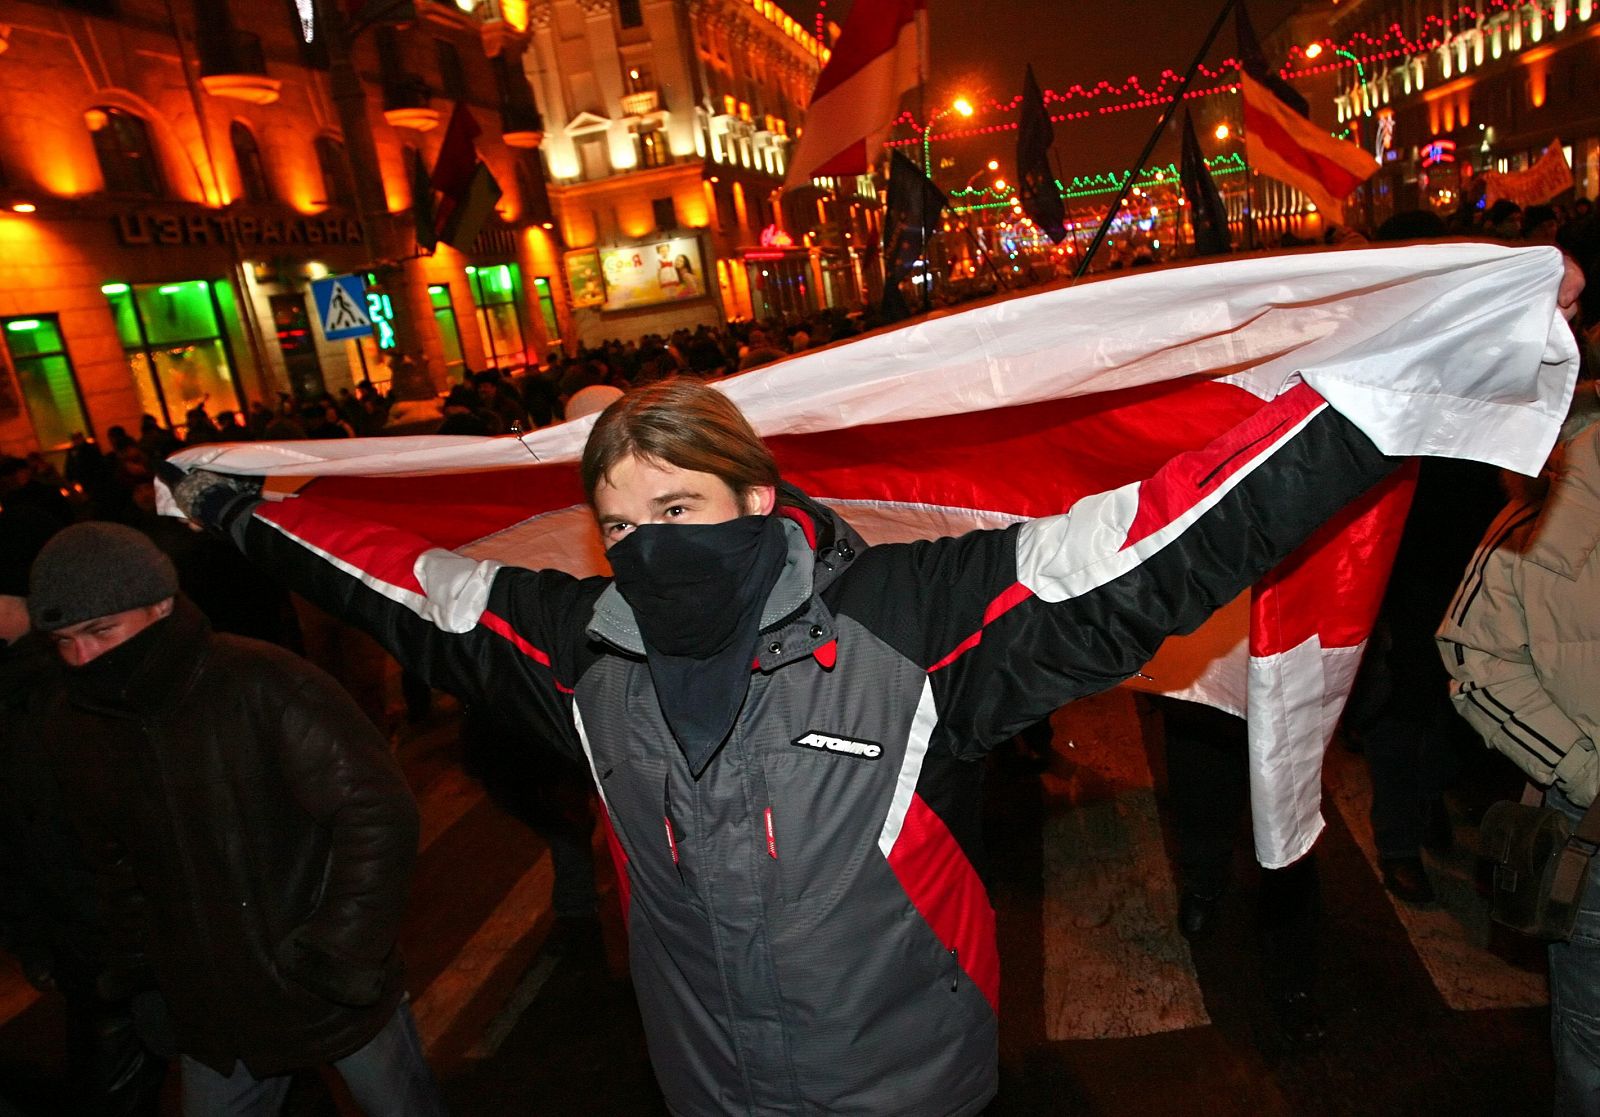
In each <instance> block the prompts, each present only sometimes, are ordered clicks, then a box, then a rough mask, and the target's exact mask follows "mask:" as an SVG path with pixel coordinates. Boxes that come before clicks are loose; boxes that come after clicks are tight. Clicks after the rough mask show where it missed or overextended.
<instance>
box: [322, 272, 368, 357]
mask: <svg viewBox="0 0 1600 1117" xmlns="http://www.w3.org/2000/svg"><path fill="white" fill-rule="evenodd" d="M311 294H312V297H313V298H314V299H315V300H316V303H317V317H318V318H320V319H321V320H322V336H323V337H325V338H327V339H328V340H329V341H343V340H344V339H345V338H350V337H368V336H370V335H371V333H372V319H371V317H370V316H368V314H367V285H366V284H365V283H364V282H362V279H361V277H360V276H359V275H330V276H325V277H324V278H322V279H313V280H312V281H311Z"/></svg>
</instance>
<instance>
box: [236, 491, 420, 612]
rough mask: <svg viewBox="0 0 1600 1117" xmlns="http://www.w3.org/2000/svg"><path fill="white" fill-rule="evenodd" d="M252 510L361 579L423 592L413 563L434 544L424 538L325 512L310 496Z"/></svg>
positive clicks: (414, 591)
mask: <svg viewBox="0 0 1600 1117" xmlns="http://www.w3.org/2000/svg"><path fill="white" fill-rule="evenodd" d="M255 514H256V516H257V517H258V518H259V519H261V520H264V521H266V522H267V523H269V524H272V525H273V526H275V527H278V528H281V529H282V530H283V531H285V532H287V533H289V534H290V535H291V536H293V537H294V538H295V539H298V540H300V541H302V542H303V543H304V544H305V545H306V546H308V547H310V548H311V549H312V550H314V551H316V552H317V553H319V554H321V555H323V556H324V557H326V558H331V559H335V560H337V561H339V562H342V563H345V564H347V565H349V566H353V567H355V568H356V570H358V571H359V572H360V573H361V575H362V576H363V577H365V578H370V579H373V580H376V581H380V582H383V583H385V584H386V585H391V586H396V587H398V588H400V589H403V590H407V591H409V592H411V593H416V594H420V593H422V592H423V591H422V584H421V583H420V582H418V581H417V575H416V565H417V559H418V557H420V556H421V555H422V554H423V552H425V551H429V550H431V549H432V548H433V544H431V543H429V542H428V541H427V540H426V539H421V538H419V537H417V536H415V535H412V534H411V533H410V532H407V531H400V530H398V529H396V528H392V527H388V526H386V525H384V524H376V523H373V522H371V521H370V520H358V519H351V518H348V517H345V516H338V515H332V514H329V513H327V512H325V511H323V510H322V509H320V508H318V507H317V505H316V502H315V501H310V500H284V501H277V502H270V503H265V504H262V505H259V506H258V507H257V508H256V511H255Z"/></svg>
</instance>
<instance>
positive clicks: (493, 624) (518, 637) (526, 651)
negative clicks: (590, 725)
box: [478, 610, 572, 694]
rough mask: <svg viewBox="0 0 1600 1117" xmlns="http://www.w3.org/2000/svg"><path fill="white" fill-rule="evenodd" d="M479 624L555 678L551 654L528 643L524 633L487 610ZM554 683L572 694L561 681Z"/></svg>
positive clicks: (570, 689)
mask: <svg viewBox="0 0 1600 1117" xmlns="http://www.w3.org/2000/svg"><path fill="white" fill-rule="evenodd" d="M478 623H479V624H481V625H483V627H484V628H487V629H488V630H489V631H490V632H492V633H494V634H495V635H496V636H500V637H503V638H504V639H506V640H509V641H510V642H511V643H512V645H513V646H514V647H515V648H516V649H517V651H519V652H521V653H522V654H523V655H525V656H527V657H528V658H529V659H531V660H533V661H534V662H535V663H537V664H538V665H539V666H541V667H546V668H549V670H550V674H551V675H552V676H554V674H555V665H554V664H552V663H551V662H550V655H549V653H547V652H545V651H544V650H543V649H541V648H536V647H534V646H533V645H532V644H530V643H528V641H527V639H526V638H525V637H524V636H523V635H522V633H520V632H518V631H517V630H516V629H514V628H512V627H511V623H510V622H509V621H507V620H506V619H505V618H504V617H502V616H500V615H498V614H496V613H491V612H489V611H488V610H485V611H484V614H483V616H481V617H479V618H478ZM554 682H555V684H556V689H557V690H559V691H560V692H561V693H562V694H571V693H572V688H571V687H569V686H567V685H565V684H564V683H562V681H561V680H560V679H555V680H554Z"/></svg>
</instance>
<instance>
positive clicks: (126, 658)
mask: <svg viewBox="0 0 1600 1117" xmlns="http://www.w3.org/2000/svg"><path fill="white" fill-rule="evenodd" d="M29 588H30V594H29V598H28V609H29V614H30V616H31V618H32V621H33V625H34V627H35V628H37V629H40V630H41V631H44V632H46V633H48V634H49V637H50V639H51V640H52V641H53V642H54V644H55V648H56V651H57V652H58V653H59V655H60V656H61V658H62V659H63V660H64V661H65V662H66V664H67V667H68V670H67V671H66V676H67V680H66V686H65V688H64V690H63V692H62V693H61V694H60V696H59V697H58V698H57V699H56V700H55V701H54V702H53V708H52V709H51V710H50V711H48V713H49V715H50V716H49V718H48V720H47V724H48V725H49V726H50V729H49V734H48V738H49V739H48V740H47V742H46V747H47V748H48V749H49V750H50V755H51V757H52V759H53V761H54V766H55V770H56V774H57V777H58V779H59V781H60V784H61V790H62V795H63V799H64V801H65V803H66V806H67V809H68V811H69V813H70V815H71V817H72V818H73V822H74V824H75V826H76V828H77V830H78V833H79V836H80V838H81V840H82V843H83V848H84V849H85V850H86V852H87V855H88V857H89V859H90V861H91V863H92V866H93V868H94V869H95V871H96V873H97V874H98V876H99V878H100V880H101V882H102V886H103V888H104V889H105V892H106V912H107V918H108V922H109V924H110V927H111V931H112V934H113V939H114V941H113V945H112V948H111V951H110V953H111V959H112V961H111V964H110V965H109V967H108V970H107V972H106V973H104V974H102V976H101V978H100V985H101V986H102V990H103V991H113V990H114V991H116V992H118V993H122V994H128V993H132V992H135V991H138V990H141V989H145V988H153V989H155V990H158V991H159V993H160V995H161V1001H162V1002H164V1004H165V1005H166V1007H167V1009H168V1010H169V1012H170V1021H168V1022H167V1026H166V1028H164V1029H163V1030H164V1031H166V1033H167V1036H166V1037H165V1038H166V1039H168V1040H169V1041H170V1042H171V1044H172V1047H173V1049H174V1050H175V1051H176V1052H178V1053H180V1054H181V1055H182V1056H183V1059H182V1065H183V1108H184V1113H185V1114H186V1115H187V1117H200V1115H210V1114H232V1113H247V1112H248V1113H271V1112H276V1111H277V1110H278V1109H279V1108H280V1107H281V1105H282V1099H283V1097H284V1095H285V1093H286V1091H287V1089H288V1085H289V1074H290V1072H292V1071H294V1070H296V1069H299V1068H303V1067H310V1066H316V1065H318V1064H321V1063H333V1064H334V1065H335V1066H336V1067H337V1069H338V1070H339V1072H340V1074H341V1076H342V1077H343V1078H344V1080H345V1082H346V1083H347V1084H348V1085H349V1087H350V1089H351V1093H352V1094H353V1095H354V1096H355V1098H356V1100H357V1102H358V1103H359V1104H360V1105H361V1106H362V1108H363V1109H365V1111H366V1112H367V1113H369V1114H373V1115H377V1114H383V1115H385V1117H388V1115H391V1114H406V1115H410V1114H426V1115H432V1114H437V1113H441V1112H442V1106H441V1104H440V1101H439V1098H438V1092H437V1087H436V1086H435V1084H434V1081H433V1077H432V1075H431V1073H430V1072H429V1070H428V1067H427V1064H426V1063H425V1062H424V1060H423V1056H422V1049H421V1044H420V1042H419V1041H418V1038H417V1034H416V1026H415V1023H414V1021H413V1020H412V1017H411V1013H410V1010H409V1008H408V1006H407V1003H406V1000H405V993H404V989H403V987H402V985H401V982H400V963H399V958H398V956H397V952H396V950H395V937H396V933H397V931H398V929H399V925H400V919H401V916H402V913H403V911H404V908H405V900H406V890H407V884H408V881H409V878H410V875H411V869H412V864H413V861H414V859H415V855H416V847H417V826H418V820H417V810H416V804H415V803H414V802H413V800H412V798H411V795H410V792H409V790H408V789H407V787H406V784H405V781H404V779H403V777H402V776H401V774H400V772H399V770H398V768H397V767H396V765H395V763H394V761H393V760H392V759H391V758H390V756H389V755H388V751H387V748H386V745H385V742H384V741H383V739H382V737H381V736H380V735H379V734H378V733H377V731H376V730H375V729H374V728H373V727H372V725H371V724H370V723H369V722H368V721H367V720H366V718H365V717H363V716H362V714H361V712H360V711H359V710H358V709H357V708H356V706H355V704H354V703H353V702H352V701H351V700H350V699H349V697H348V696H347V695H345V694H344V693H343V692H342V691H340V690H339V689H338V687H337V685H336V684H335V683H334V682H333V681H332V680H331V679H329V678H328V677H327V676H326V675H324V674H323V673H322V672H320V671H318V670H317V669H316V668H314V667H312V666H311V665H310V664H308V663H306V662H304V661H303V660H300V659H298V658H296V657H295V656H293V655H290V654H289V653H287V652H284V651H283V650H281V649H279V648H276V647H273V646H271V645H268V644H264V643H260V642H257V641H254V640H247V639H243V638H240V637H234V636H227V635H221V634H213V633H211V631H210V629H209V626H208V625H207V623H206V621H205V619H204V617H203V616H202V615H201V614H200V613H199V611H198V610H196V609H195V608H194V607H193V606H192V605H191V604H190V603H189V602H188V601H187V599H185V598H183V597H181V596H179V595H178V592H177V576H176V574H175V572H174V571H173V568H172V564H171V563H170V562H169V561H168V560H167V558H166V557H165V556H164V555H163V554H162V553H161V552H160V551H159V550H158V549H157V548H156V547H155V546H154V544H152V543H151V542H150V541H149V540H148V539H147V538H146V537H145V536H143V535H141V534H140V533H138V532H136V531H134V530H133V529H131V528H127V527H123V526H122V525H117V524H105V523H89V524H79V525H76V526H74V527H72V528H69V529H67V530H66V531H63V532H62V533H60V534H59V535H57V536H56V537H55V538H54V539H52V540H51V541H50V542H49V543H48V544H46V545H45V547H44V549H43V550H42V551H41V552H40V554H39V557H38V559H37V561H36V562H35V563H34V566H33V571H32V574H31V578H30V583H29Z"/></svg>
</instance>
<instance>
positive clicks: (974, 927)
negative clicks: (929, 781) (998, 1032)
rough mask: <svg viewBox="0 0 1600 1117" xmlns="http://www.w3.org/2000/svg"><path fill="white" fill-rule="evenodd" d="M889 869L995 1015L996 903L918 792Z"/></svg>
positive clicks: (997, 969)
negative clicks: (990, 903) (992, 904)
mask: <svg viewBox="0 0 1600 1117" xmlns="http://www.w3.org/2000/svg"><path fill="white" fill-rule="evenodd" d="M889 868H890V869H892V870H893V871H894V875H895V876H896V877H898V878H899V880H900V886H901V887H902V888H904V889H905V891H906V895H907V896H908V897H910V899H911V903H912V905H913V906H914V907H915V908H916V909H917V913H918V914H919V915H921V916H922V918H923V919H924V920H925V921H926V922H927V924H928V926H929V927H930V928H931V929H932V930H933V933H934V934H935V935H936V936H938V939H939V941H940V942H941V943H943V944H944V948H945V949H946V950H949V951H951V952H953V954H954V961H955V963H956V964H957V965H959V966H960V967H961V969H962V970H963V971H965V973H966V975H967V976H968V977H970V978H971V979H972V981H973V984H975V985H976V986H977V987H978V991H979V992H980V993H982V994H983V996H984V999H985V1000H987V1001H988V1002H989V1007H990V1008H992V1009H993V1010H994V1011H995V1013H996V1014H997V1015H998V1014H999V1012H1000V951H999V948H998V947H997V946H996V944H995V937H994V908H993V907H991V906H990V905H989V894H988V892H987V891H985V890H984V887H983V882H982V881H981V880H979V879H978V871H977V870H976V869H975V868H973V866H972V862H971V861H969V860H967V855H966V854H965V853H963V852H962V850H961V845H960V843H958V842H957V841H956V840H955V837H954V836H953V835H952V834H951V833H950V830H949V828H948V827H947V826H945V824H944V819H942V818H940V817H939V816H938V815H937V814H936V813H934V811H933V808H931V807H929V806H928V804H927V803H925V802H923V799H922V796H920V795H913V796H912V797H911V806H910V808H909V809H908V810H907V812H906V820H905V824H904V825H903V826H902V827H901V829H900V837H899V839H898V840H897V841H896V842H895V844H894V849H892V850H891V851H890V852H889Z"/></svg>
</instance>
